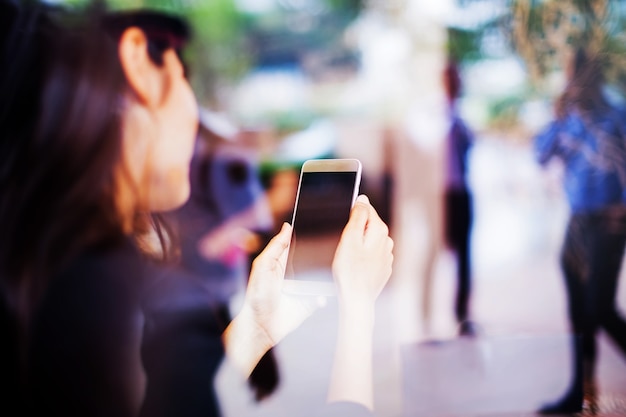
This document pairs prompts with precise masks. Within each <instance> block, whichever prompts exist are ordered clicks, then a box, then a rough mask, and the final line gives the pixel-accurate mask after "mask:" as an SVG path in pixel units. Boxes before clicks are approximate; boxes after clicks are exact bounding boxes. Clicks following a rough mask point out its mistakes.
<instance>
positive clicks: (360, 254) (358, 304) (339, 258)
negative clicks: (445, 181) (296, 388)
mask: <svg viewBox="0 0 626 417" xmlns="http://www.w3.org/2000/svg"><path fill="white" fill-rule="evenodd" d="M392 249H393V241H392V240H391V238H390V237H389V229H388V227H387V225H386V224H385V223H384V222H383V221H382V220H381V219H380V217H379V216H378V214H377V213H376V210H374V207H372V206H371V204H370V203H369V200H368V198H367V197H366V196H364V195H361V196H359V198H358V199H357V201H356V204H355V205H354V207H353V208H352V213H351V214H350V220H349V221H348V224H347V225H346V227H345V228H344V231H343V234H342V235H341V240H340V241H339V245H338V247H337V251H336V252H335V259H334V261H333V274H334V276H335V280H336V282H337V287H338V292H339V294H338V295H339V307H340V311H339V327H338V333H337V347H336V349H335V360H334V363H333V368H332V373H331V378H330V385H329V388H328V401H329V402H338V401H349V402H355V403H359V404H362V405H364V406H365V407H367V408H369V409H370V410H373V409H374V393H373V386H374V384H373V368H372V357H373V354H372V349H373V348H372V344H373V340H372V339H373V333H374V304H375V302H376V298H377V297H378V295H379V294H380V292H381V291H382V289H383V287H384V286H385V284H386V283H387V281H388V280H389V277H390V276H391V264H392V263H393V254H392V252H391V251H392Z"/></svg>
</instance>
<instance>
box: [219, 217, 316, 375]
mask: <svg viewBox="0 0 626 417" xmlns="http://www.w3.org/2000/svg"><path fill="white" fill-rule="evenodd" d="M290 239H291V226H290V225H289V224H287V223H285V224H283V227H282V229H281V230H280V232H279V233H278V234H277V235H276V236H275V237H274V238H273V239H272V240H271V241H270V242H269V243H268V245H267V247H266V248H265V249H264V250H263V252H261V254H260V255H259V256H258V257H257V258H256V259H255V260H254V262H253V263H252V270H251V273H250V279H249V281H248V288H247V290H246V297H245V300H244V304H243V307H242V309H241V311H240V312H239V314H237V316H236V317H235V318H234V319H233V321H232V322H231V323H230V325H229V326H228V327H227V328H226V330H225V331H224V333H223V336H222V340H223V342H224V346H225V349H226V356H227V357H228V358H229V360H230V361H231V362H232V363H233V364H234V365H235V367H236V368H238V369H239V370H240V372H242V373H243V375H245V376H246V377H248V376H249V375H250V373H251V372H252V370H253V369H254V367H255V366H256V364H257V363H258V361H259V360H260V359H261V357H262V356H263V355H264V354H265V352H267V351H268V350H269V349H270V348H271V347H272V346H274V345H276V344H277V343H278V342H279V341H281V340H282V339H283V338H284V337H285V336H286V335H287V334H289V333H291V331H293V330H294V329H296V328H297V327H298V326H299V325H300V324H301V323H302V322H303V321H304V320H305V319H306V318H307V317H308V316H310V315H311V314H312V313H313V311H315V310H316V309H317V308H318V307H319V300H318V299H317V298H315V299H312V298H310V297H306V298H303V297H297V296H290V295H287V294H284V293H283V292H282V285H283V279H284V276H285V265H286V262H287V254H288V248H289V241H290Z"/></svg>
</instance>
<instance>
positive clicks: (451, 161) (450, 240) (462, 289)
mask: <svg viewBox="0 0 626 417" xmlns="http://www.w3.org/2000/svg"><path fill="white" fill-rule="evenodd" d="M444 86H445V91H446V95H447V98H448V105H449V118H450V127H449V131H448V138H447V139H448V140H447V142H446V176H445V193H444V212H445V216H444V219H445V239H446V244H447V246H448V247H449V248H450V249H451V250H452V251H453V252H454V254H455V255H456V257H457V272H456V275H457V289H456V299H455V304H454V313H455V317H456V320H457V323H458V325H459V334H460V335H462V336H472V335H474V334H475V332H476V329H475V325H474V323H472V322H471V321H470V320H469V316H470V314H469V313H470V298H471V283H472V280H471V275H472V274H471V229H472V223H473V217H474V216H473V207H472V206H473V203H472V200H473V198H472V191H471V189H470V186H469V184H468V154H469V152H470V149H471V147H472V145H473V143H474V134H473V133H472V131H471V130H470V128H469V127H468V126H467V123H465V121H464V120H463V119H462V118H461V116H460V115H459V111H458V109H457V99H458V98H459V96H460V94H461V88H462V84H461V76H460V74H459V70H458V67H457V65H456V63H455V62H454V61H452V60H451V61H450V62H449V63H448V65H447V66H446V69H445V71H444Z"/></svg>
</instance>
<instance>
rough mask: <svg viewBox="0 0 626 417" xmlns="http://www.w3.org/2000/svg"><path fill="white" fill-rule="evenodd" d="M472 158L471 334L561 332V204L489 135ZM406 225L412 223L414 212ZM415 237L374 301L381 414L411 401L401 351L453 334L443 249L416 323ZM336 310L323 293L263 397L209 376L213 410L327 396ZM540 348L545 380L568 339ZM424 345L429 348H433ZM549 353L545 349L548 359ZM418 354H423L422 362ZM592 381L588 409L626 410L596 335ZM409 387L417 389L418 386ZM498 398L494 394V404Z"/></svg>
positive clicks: (529, 165) (273, 412)
mask: <svg viewBox="0 0 626 417" xmlns="http://www.w3.org/2000/svg"><path fill="white" fill-rule="evenodd" d="M471 166H472V169H471V181H472V184H473V186H474V190H475V223H474V229H473V230H474V233H473V250H474V252H473V255H474V258H473V259H474V265H473V275H474V290H473V291H474V292H473V298H472V307H471V308H472V316H473V319H474V320H475V321H476V322H477V323H478V324H479V326H480V329H481V335H480V336H478V339H477V342H479V344H480V342H481V341H484V342H485V343H487V342H489V341H494V340H496V341H497V340H515V338H520V340H530V341H538V340H556V339H550V338H551V337H565V336H566V335H567V329H568V324H567V318H566V310H565V308H566V304H565V293H564V288H563V283H562V278H561V273H560V270H559V266H558V252H559V248H560V244H561V236H562V233H563V230H564V226H565V220H566V217H567V208H566V205H565V203H564V201H563V199H562V196H561V195H560V192H559V191H560V189H559V186H558V184H556V185H554V184H553V186H552V187H551V188H550V187H548V188H546V186H545V178H544V176H543V175H542V173H541V172H540V171H539V169H538V168H537V167H536V165H535V164H534V161H533V160H532V157H531V155H530V152H529V151H528V150H527V149H525V148H524V147H521V146H516V145H507V144H503V143H500V142H497V141H490V140H488V139H487V140H483V141H481V142H479V143H478V144H477V145H476V147H475V149H474V151H473V154H472V161H471ZM399 198H402V196H399ZM415 222H416V223H415V224H419V222H420V220H419V219H417V220H415ZM407 227H414V225H413V226H411V225H407ZM414 239H415V241H413V242H411V241H405V242H403V244H404V245H405V246H406V247H405V248H402V249H401V251H403V252H404V253H408V252H410V250H414V251H415V255H413V256H409V259H398V262H404V264H403V265H400V266H399V267H398V268H396V269H395V271H398V272H394V276H393V277H392V282H391V283H390V285H389V286H388V287H387V288H386V290H385V291H384V293H383V294H382V295H381V297H380V299H379V302H378V309H377V324H376V333H375V341H374V343H375V358H374V361H375V404H376V414H377V415H379V416H384V417H392V416H402V415H405V414H404V413H405V411H406V410H411V409H412V408H411V407H408V406H407V404H409V403H410V402H411V401H413V400H415V398H410V396H411V392H406V391H407V389H406V387H407V381H408V382H409V384H408V385H410V382H411V381H412V379H411V376H410V375H408V376H407V375H406V373H403V371H404V370H406V369H402V367H403V360H402V351H403V349H406V348H407V346H415V345H418V344H419V343H421V342H426V341H438V342H437V343H443V342H442V341H446V340H447V341H450V340H454V339H455V338H456V328H455V323H454V320H453V312H452V300H453V294H454V290H455V279H454V274H453V273H454V267H455V265H454V259H453V258H452V257H451V256H450V254H448V253H447V252H445V251H442V252H440V253H439V254H438V257H437V261H436V263H435V268H434V273H433V275H434V276H433V281H432V282H433V285H432V295H431V297H432V298H431V304H432V310H431V312H430V321H429V325H428V326H425V325H424V321H423V317H422V306H421V301H420V300H421V299H422V295H421V292H422V287H423V283H424V277H423V273H422V272H420V271H421V268H422V267H423V266H422V265H420V262H419V259H421V258H420V257H422V255H421V253H422V251H424V250H425V247H424V244H425V241H424V239H422V238H421V236H414ZM624 275H626V273H625V272H624V271H623V272H622V278H621V284H620V288H619V295H618V300H619V305H620V307H621V310H622V311H624V310H625V309H626V284H624V281H625V280H626V279H625V278H624ZM335 307H336V306H335V301H334V300H330V301H329V304H328V305H327V306H326V307H325V308H323V309H321V310H320V311H318V312H317V313H315V314H314V315H313V317H311V318H310V319H309V320H308V321H306V322H305V323H304V325H303V326H302V327H301V328H299V329H298V330H297V331H296V332H294V333H293V334H291V335H290V336H288V337H287V338H286V339H285V340H284V341H283V342H281V344H280V345H279V346H278V347H277V349H276V352H277V358H278V361H279V366H280V372H281V383H280V387H279V389H278V391H277V392H276V393H275V395H273V396H272V397H271V398H270V399H268V400H266V401H264V402H263V403H262V404H259V405H257V404H254V403H253V401H252V396H251V394H250V392H249V391H248V389H247V387H246V385H245V382H244V381H242V380H241V379H240V378H239V377H238V375H237V374H236V373H235V372H234V371H233V370H232V369H231V368H230V367H229V366H228V365H227V364H225V365H224V366H223V367H222V369H221V371H220V373H219V374H218V378H217V387H218V393H219V396H220V401H221V404H222V408H223V415H224V416H225V417H245V416H268V417H269V416H272V417H282V416H285V417H287V416H289V417H292V416H299V415H302V410H311V409H315V407H316V406H319V404H320V403H322V402H323V401H324V399H325V396H326V389H327V383H328V378H329V370H330V366H331V361H332V355H333V349H334V346H333V343H334V338H335V332H336V314H335V312H336V311H335ZM431 345H432V344H431ZM420 346H429V345H420ZM441 346H444V345H443V344H442V345H441ZM493 346H496V345H495V344H494V345H493ZM513 346H515V345H513ZM529 346H530V345H529ZM545 346H547V347H546V349H544V351H543V352H540V353H541V354H542V358H543V359H542V360H544V362H541V363H539V360H538V361H537V362H538V363H537V366H538V367H543V368H541V369H543V371H544V372H548V373H547V374H544V377H545V378H547V379H550V378H551V376H552V374H550V371H551V370H556V369H562V368H563V366H565V367H567V366H566V365H563V364H564V363H565V364H566V363H567V360H565V361H564V358H567V357H568V355H569V350H568V349H567V345H566V344H561V345H558V346H557V345H554V344H546V345H545ZM555 346H556V347H555ZM429 349H430V348H429ZM432 349H435V350H434V352H436V348H432ZM495 349H497V348H495ZM459 352H467V355H468V356H467V358H469V359H468V360H472V356H471V355H472V352H473V351H472V350H471V349H467V350H462V351H459ZM520 352H521V353H520V356H519V358H520V359H519V361H517V362H515V361H513V362H511V363H510V364H509V365H510V366H511V368H509V369H508V372H510V375H511V378H514V377H515V375H518V374H521V373H524V372H526V373H528V369H526V368H527V367H528V366H531V367H532V365H533V364H532V363H530V364H529V363H528V362H529V360H528V357H526V360H522V359H521V358H522V356H523V355H522V353H523V352H524V350H523V349H522V350H521V351H520ZM463 354H464V353H458V355H461V356H462V355H463ZM550 355H553V356H554V362H551V359H550V358H551V356H550ZM530 357H531V358H532V356H530ZM426 359H427V357H426V356H424V361H425V362H426ZM429 360H431V359H429ZM487 360H489V359H487ZM545 361H547V362H545ZM546 363H548V364H549V365H548V366H547V367H546ZM404 364H406V362H404ZM417 364H418V365H419V356H418V362H417ZM558 364H560V365H558ZM470 365H471V363H470ZM516 366H517V369H516ZM559 367H560V368H559ZM468 369H469V368H468ZM538 375H541V373H539V374H538ZM462 377H463V375H459V378H461V379H462ZM407 378H408V379H407ZM417 379H418V378H416V379H415V380H417ZM538 382H540V381H538ZM598 386H599V393H600V401H599V406H600V413H599V414H597V415H626V361H625V360H623V358H622V357H621V356H619V354H618V352H617V351H616V349H615V348H614V347H613V346H612V345H611V343H610V341H608V340H607V339H606V338H605V337H604V335H601V337H600V358H599V364H598ZM454 387H457V388H454ZM531 387H533V388H531V389H529V391H532V390H539V391H540V390H542V388H541V387H542V385H541V384H540V383H537V384H535V385H531ZM442 389H443V390H444V391H445V395H448V396H449V398H450V399H451V400H452V399H457V398H458V397H459V396H461V395H465V394H467V392H460V391H461V390H460V389H459V388H458V384H456V385H455V384H449V385H445V386H444V387H442ZM455 389H456V390H457V391H455ZM524 394H529V395H530V394H531V393H530V392H526V393H524ZM538 394H542V393H541V392H539V393H538ZM415 395H416V398H417V395H418V393H416V394H415ZM407 397H408V398H407ZM496 400H497V398H493V402H494V403H495V402H496ZM468 404H471V403H468ZM483 405H484V404H483ZM471 408H472V407H471V406H469V405H468V409H467V410H466V412H467V415H479V414H484V415H532V410H530V409H529V410H512V411H515V412H516V413H513V412H511V413H509V414H506V413H504V412H502V413H499V414H498V413H495V412H494V413H491V414H489V413H487V412H484V411H481V410H484V407H481V405H480V404H477V405H476V407H475V408H474V409H471ZM413 409H414V408H413ZM522 412H527V414H524V413H522ZM520 413H522V414H520ZM431 415H432V414H431Z"/></svg>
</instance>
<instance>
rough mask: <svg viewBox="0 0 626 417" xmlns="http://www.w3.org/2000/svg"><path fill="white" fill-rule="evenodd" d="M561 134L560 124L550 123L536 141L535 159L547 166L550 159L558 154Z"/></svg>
mask: <svg viewBox="0 0 626 417" xmlns="http://www.w3.org/2000/svg"><path fill="white" fill-rule="evenodd" d="M559 134H560V125H559V123H558V122H552V123H550V124H549V125H548V126H547V127H546V128H545V129H544V130H543V131H541V132H540V133H539V134H538V135H537V136H535V139H534V153H535V159H537V161H538V162H539V163H540V164H541V165H545V164H546V163H547V162H548V161H549V160H550V158H552V157H553V156H554V155H556V154H557V153H558V149H559V147H558V138H559Z"/></svg>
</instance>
